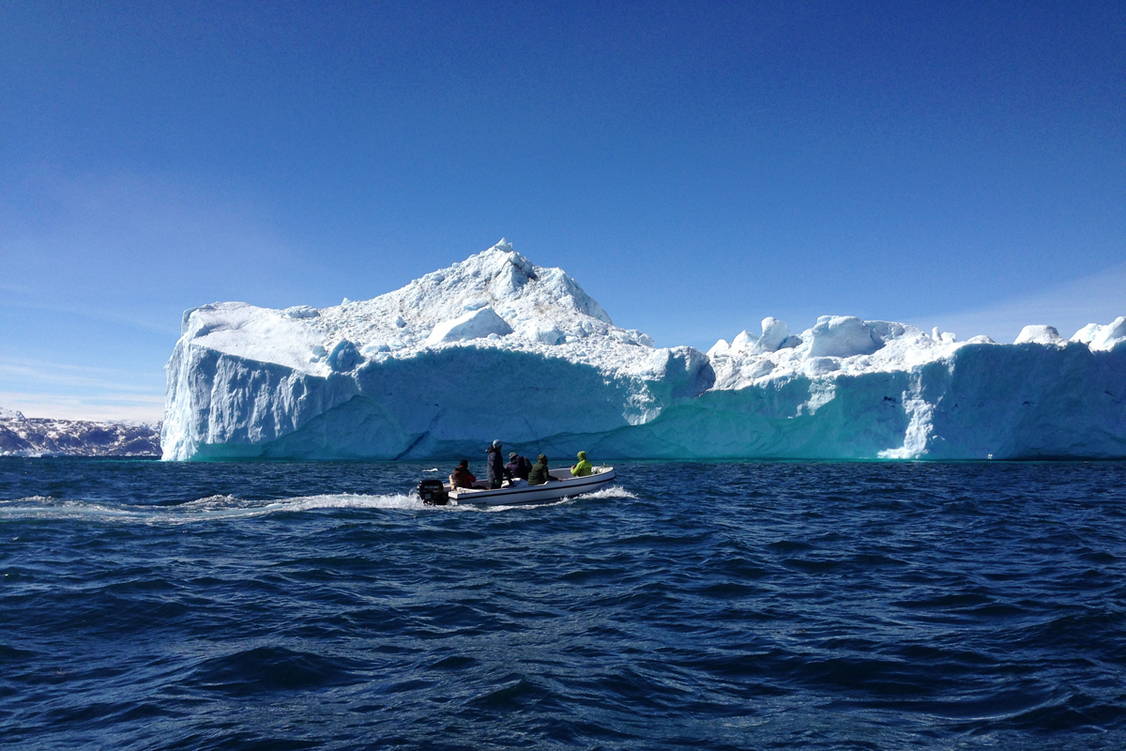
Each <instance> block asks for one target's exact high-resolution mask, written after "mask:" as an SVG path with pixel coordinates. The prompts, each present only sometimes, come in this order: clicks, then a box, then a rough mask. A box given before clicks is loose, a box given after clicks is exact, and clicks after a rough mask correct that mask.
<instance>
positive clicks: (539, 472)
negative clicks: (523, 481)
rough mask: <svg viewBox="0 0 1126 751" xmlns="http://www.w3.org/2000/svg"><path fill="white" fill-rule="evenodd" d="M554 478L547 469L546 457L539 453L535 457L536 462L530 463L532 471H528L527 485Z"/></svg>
mask: <svg viewBox="0 0 1126 751" xmlns="http://www.w3.org/2000/svg"><path fill="white" fill-rule="evenodd" d="M554 479H555V478H554V477H552V476H551V473H550V472H548V471H547V457H546V456H544V455H543V454H540V455H539V456H537V457H536V463H535V464H533V465H532V471H531V472H529V473H528V484H529V485H543V484H544V483H545V482H551V481H552V480H554Z"/></svg>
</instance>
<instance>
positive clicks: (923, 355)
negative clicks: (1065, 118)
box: [161, 240, 1126, 459]
mask: <svg viewBox="0 0 1126 751" xmlns="http://www.w3.org/2000/svg"><path fill="white" fill-rule="evenodd" d="M493 438H500V439H502V440H503V441H505V442H506V443H507V444H510V445H515V446H518V447H520V448H521V449H523V450H524V451H527V452H530V453H531V452H537V451H540V450H542V451H545V452H547V453H548V454H549V455H551V454H556V455H558V456H560V457H564V456H570V455H571V454H573V452H574V451H575V450H576V449H578V448H585V449H587V450H589V451H591V452H592V455H594V456H603V457H652V458H660V457H675V458H694V457H695V458H704V457H709V458H722V457H794V458H850V459H851V458H901V459H906V458H935V459H961V458H966V459H970V458H986V457H989V456H992V457H994V458H998V459H999V458H1008V457H1037V456H1043V457H1067V456H1082V457H1124V456H1126V317H1119V318H1117V319H1115V320H1114V321H1113V322H1111V323H1109V324H1105V325H1098V324H1090V325H1088V326H1085V327H1083V328H1082V329H1080V331H1078V332H1077V333H1076V334H1075V335H1074V336H1072V337H1071V338H1070V339H1066V338H1063V337H1061V336H1060V335H1059V332H1057V331H1056V330H1055V329H1053V328H1052V327H1050V326H1029V327H1026V328H1025V330H1024V331H1022V332H1021V334H1020V336H1019V337H1017V340H1016V342H1014V343H1013V344H996V343H994V342H993V341H991V340H989V339H988V338H986V337H974V338H971V339H969V340H967V341H958V340H957V339H956V338H955V336H954V335H953V334H950V333H944V332H940V331H938V330H933V331H931V332H924V331H922V330H920V329H918V328H915V327H913V326H909V325H906V324H901V323H893V322H888V321H863V320H860V319H859V318H854V317H848V316H822V317H821V318H819V319H818V320H817V322H816V323H815V324H814V325H813V326H812V327H811V328H809V329H807V330H805V331H802V332H800V333H797V334H793V333H791V332H790V330H789V328H788V327H787V326H786V324H785V323H783V322H781V321H779V320H776V319H774V318H767V319H765V320H764V321H763V322H762V325H761V331H760V333H757V334H755V333H751V332H748V331H743V332H740V333H739V334H738V335H737V336H735V337H734V338H733V339H732V340H731V341H730V342H728V341H726V340H722V339H721V340H720V341H718V342H716V344H715V346H713V347H712V348H711V349H710V350H709V351H708V352H707V354H704V353H701V352H699V351H698V350H695V349H693V348H691V347H674V348H670V349H666V348H657V347H654V346H653V343H652V341H651V340H650V338H649V337H648V336H646V335H645V334H642V333H640V332H638V331H634V330H629V329H623V328H619V327H618V326H615V325H614V324H613V322H612V321H611V319H610V317H609V315H607V314H606V312H605V311H604V310H603V309H602V307H601V306H600V305H599V304H598V303H597V302H595V301H594V300H593V299H591V298H590V297H589V296H588V295H587V294H586V293H585V292H583V290H582V289H581V288H580V287H579V285H578V284H576V283H575V281H574V280H573V279H572V278H571V277H569V276H568V275H567V274H566V273H564V272H563V271H562V270H561V269H555V268H543V267H539V266H535V265H533V264H532V263H531V262H530V261H528V259H527V258H525V257H524V256H522V255H520V254H519V253H517V252H516V251H515V250H513V249H512V247H511V245H509V244H508V243H507V242H506V241H504V240H502V241H501V242H499V243H497V244H496V245H494V246H493V247H491V248H489V249H487V250H485V251H483V252H481V253H478V254H476V255H473V256H471V257H469V258H468V259H466V260H464V261H462V262H460V263H456V264H454V265H452V266H450V267H448V268H445V269H442V270H439V271H435V272H432V273H430V274H427V275H425V276H423V277H421V278H420V279H417V280H415V281H413V282H411V283H409V284H407V285H406V286H405V287H403V288H401V289H399V290H396V291H394V292H389V293H387V294H384V295H381V296H379V297H375V298H373V299H371V300H364V301H349V300H345V301H344V302H343V303H342V304H340V305H338V306H334V307H329V308H320V309H318V308H311V307H307V306H297V307H292V308H287V309H284V310H273V309H267V308H260V307H256V306H253V305H249V304H246V303H239V302H225V303H214V304H210V305H204V306H202V307H199V308H195V309H193V310H189V311H188V312H186V313H185V314H184V319H183V325H182V334H181V336H180V339H179V341H178V342H177V343H176V346H175V348H174V350H173V352H172V356H171V358H170V360H169V363H168V392H167V402H166V411H165V420H164V424H163V432H162V437H161V443H162V447H163V453H164V458H166V459H206V458H228V457H230V458H234V457H288V458H311V459H328V458H384V459H391V458H421V457H439V456H441V457H453V456H458V455H466V456H471V457H476V456H477V455H478V454H479V453H480V452H481V451H482V450H483V446H484V445H485V443H486V442H487V441H489V440H491V439H493Z"/></svg>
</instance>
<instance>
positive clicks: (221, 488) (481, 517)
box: [0, 458, 1126, 751]
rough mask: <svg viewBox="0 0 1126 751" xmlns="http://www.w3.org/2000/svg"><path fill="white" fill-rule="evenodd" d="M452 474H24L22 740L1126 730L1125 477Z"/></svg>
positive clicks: (11, 563)
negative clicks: (521, 491)
mask: <svg viewBox="0 0 1126 751" xmlns="http://www.w3.org/2000/svg"><path fill="white" fill-rule="evenodd" d="M434 466H436V465H435V464H434V463H429V464H394V463H373V464H369V463H318V464H294V463H209V464H179V463H161V462H157V461H119V460H104V459H102V460H85V459H18V458H3V459H0V499H2V500H0V577H2V578H0V731H2V732H0V746H3V748H5V749H85V748H90V749H177V750H181V751H183V750H192V749H365V748H371V749H377V748H378V749H451V750H452V749H474V750H477V749H510V748H520V749H646V750H648V749H693V750H695V751H704V750H708V749H714V750H717V751H718V750H719V749H769V748H780V749H842V748H843V749H853V748H855V749H917V748H935V749H960V748H988V749H1032V748H1036V749H1040V748H1048V749H1053V748H1061V749H1062V748H1074V749H1121V748H1124V747H1126V463H1097V462H1096V463H1083V462H1075V463H1065V462H1059V463H1002V462H996V463H993V462H991V463H876V462H873V463H762V462H748V463H684V464H671V463H639V462H619V463H617V467H618V471H619V485H618V486H616V487H614V488H611V489H609V490H604V491H602V492H600V493H598V494H596V495H594V496H591V497H586V498H579V499H574V500H569V501H564V502H560V503H554V504H551V505H542V506H534V507H526V508H500V509H490V510H485V509H477V508H472V507H456V508H455V507H447V508H434V507H424V506H422V505H421V504H420V503H419V502H418V501H416V500H415V499H414V498H413V497H412V495H411V493H410V491H411V489H412V488H413V486H414V484H415V483H416V482H417V481H418V479H420V478H421V477H425V476H435V473H433V472H430V473H427V472H425V471H424V470H427V469H430V468H432V467H434ZM441 469H442V470H443V474H444V472H445V471H447V470H448V469H449V467H447V466H445V465H444V464H443V465H442V467H441Z"/></svg>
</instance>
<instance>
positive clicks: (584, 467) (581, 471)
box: [571, 451, 594, 477]
mask: <svg viewBox="0 0 1126 751" xmlns="http://www.w3.org/2000/svg"><path fill="white" fill-rule="evenodd" d="M578 459H579V462H578V464H576V465H575V466H573V467H571V475H572V476H573V477H586V476H587V475H589V474H591V473H592V472H594V467H592V466H590V462H588V461H587V460H586V452H585V451H580V452H579V454H578Z"/></svg>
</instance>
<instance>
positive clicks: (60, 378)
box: [0, 356, 163, 394]
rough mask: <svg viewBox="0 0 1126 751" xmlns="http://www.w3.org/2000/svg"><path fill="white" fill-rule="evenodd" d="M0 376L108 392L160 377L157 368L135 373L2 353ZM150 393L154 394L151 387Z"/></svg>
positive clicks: (127, 388) (130, 387)
mask: <svg viewBox="0 0 1126 751" xmlns="http://www.w3.org/2000/svg"><path fill="white" fill-rule="evenodd" d="M0 377H8V378H15V379H21V380H26V381H33V382H35V383H46V384H52V385H55V386H72V387H76V388H85V389H96V390H99V391H109V392H118V391H135V390H136V389H137V388H138V386H140V385H141V384H140V383H139V382H143V381H155V382H156V383H160V384H162V383H163V376H162V375H160V374H159V373H158V372H157V371H148V372H138V371H131V370H121V369H118V368H104V367H95V366H91V365H74V364H71V363H61V362H46V361H43V360H28V359H19V358H7V357H3V356H0ZM152 393H154V394H155V393H157V388H156V387H155V386H154V388H153V390H152Z"/></svg>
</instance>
